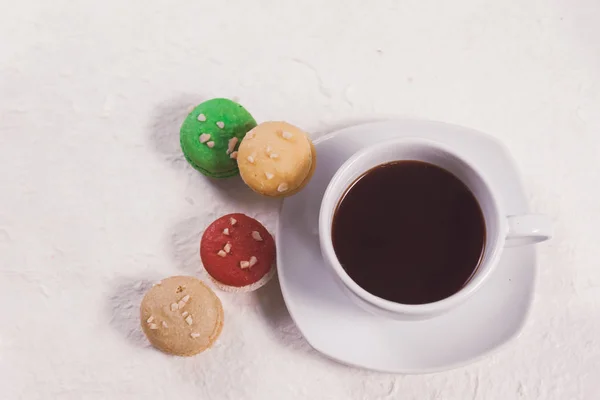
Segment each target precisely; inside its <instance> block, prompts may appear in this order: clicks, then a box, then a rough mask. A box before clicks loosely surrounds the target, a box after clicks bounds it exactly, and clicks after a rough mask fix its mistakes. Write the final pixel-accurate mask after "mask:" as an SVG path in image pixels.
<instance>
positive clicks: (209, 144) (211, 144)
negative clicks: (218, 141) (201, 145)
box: [206, 141, 215, 149]
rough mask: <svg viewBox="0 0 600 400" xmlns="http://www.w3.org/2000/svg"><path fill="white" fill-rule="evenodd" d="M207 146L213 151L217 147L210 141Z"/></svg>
mask: <svg viewBox="0 0 600 400" xmlns="http://www.w3.org/2000/svg"><path fill="white" fill-rule="evenodd" d="M206 145H207V146H208V147H210V148H211V149H212V148H213V147H215V142H212V141H210V142H208V143H206Z"/></svg>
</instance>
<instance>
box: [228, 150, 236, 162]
mask: <svg viewBox="0 0 600 400" xmlns="http://www.w3.org/2000/svg"><path fill="white" fill-rule="evenodd" d="M229 158H233V159H234V160H237V151H234V152H233V153H231V154H230V155H229Z"/></svg>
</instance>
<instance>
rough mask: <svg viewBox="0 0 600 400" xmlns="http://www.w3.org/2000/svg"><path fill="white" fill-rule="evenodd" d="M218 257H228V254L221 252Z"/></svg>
mask: <svg viewBox="0 0 600 400" xmlns="http://www.w3.org/2000/svg"><path fill="white" fill-rule="evenodd" d="M217 255H218V256H219V257H227V253H225V252H224V251H223V250H219V251H218V253H217Z"/></svg>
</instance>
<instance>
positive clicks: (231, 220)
mask: <svg viewBox="0 0 600 400" xmlns="http://www.w3.org/2000/svg"><path fill="white" fill-rule="evenodd" d="M229 223H230V224H231V225H235V224H237V219H235V218H229Z"/></svg>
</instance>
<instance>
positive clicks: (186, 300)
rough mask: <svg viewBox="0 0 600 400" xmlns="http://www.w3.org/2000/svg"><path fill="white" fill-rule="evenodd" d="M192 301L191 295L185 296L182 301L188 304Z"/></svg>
mask: <svg viewBox="0 0 600 400" xmlns="http://www.w3.org/2000/svg"><path fill="white" fill-rule="evenodd" d="M189 300H190V295H189V294H186V295H185V296H183V298H182V299H181V301H183V302H184V303H187V302H188V301H189Z"/></svg>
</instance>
